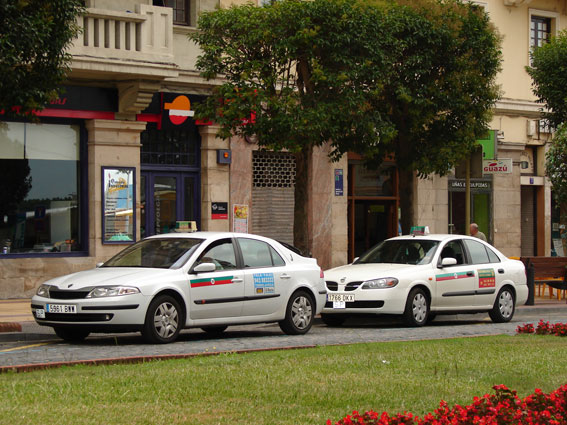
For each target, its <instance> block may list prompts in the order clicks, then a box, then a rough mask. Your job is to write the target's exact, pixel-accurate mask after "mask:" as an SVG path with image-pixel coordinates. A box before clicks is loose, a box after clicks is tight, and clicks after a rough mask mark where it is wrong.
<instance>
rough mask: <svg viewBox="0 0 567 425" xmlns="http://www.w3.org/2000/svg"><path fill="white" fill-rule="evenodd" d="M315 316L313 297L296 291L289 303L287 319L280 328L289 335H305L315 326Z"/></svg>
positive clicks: (280, 323)
mask: <svg viewBox="0 0 567 425" xmlns="http://www.w3.org/2000/svg"><path fill="white" fill-rule="evenodd" d="M314 314H315V303H314V302H313V297H311V295H309V294H308V293H307V292H305V291H301V290H300V291H296V292H294V293H293V295H292V296H291V297H290V299H289V301H288V303H287V308H286V312H285V319H283V320H282V321H281V322H279V325H280V328H281V330H282V331H284V332H285V333H286V334H288V335H302V334H305V333H307V332H308V331H309V329H311V326H312V325H313V316H314Z"/></svg>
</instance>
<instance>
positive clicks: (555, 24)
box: [528, 9, 560, 65]
mask: <svg viewBox="0 0 567 425" xmlns="http://www.w3.org/2000/svg"><path fill="white" fill-rule="evenodd" d="M559 17H560V14H559V13H557V12H552V11H549V10H541V9H529V12H528V63H529V64H530V65H531V56H532V49H533V48H534V47H535V46H533V45H532V20H533V19H534V18H542V19H549V21H550V28H549V36H550V37H554V36H556V35H557V29H558V28H560V22H559Z"/></svg>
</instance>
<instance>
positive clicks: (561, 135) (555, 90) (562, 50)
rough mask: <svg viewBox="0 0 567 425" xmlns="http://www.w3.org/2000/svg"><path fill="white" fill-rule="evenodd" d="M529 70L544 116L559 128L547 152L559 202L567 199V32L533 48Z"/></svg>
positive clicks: (554, 191) (546, 165)
mask: <svg viewBox="0 0 567 425" xmlns="http://www.w3.org/2000/svg"><path fill="white" fill-rule="evenodd" d="M526 70H527V71H528V74H530V76H531V77H532V80H533V91H534V93H535V95H536V96H537V97H538V101H539V102H541V103H544V104H545V106H546V108H547V111H546V112H545V113H544V117H545V118H546V119H548V120H549V123H550V125H551V126H553V127H556V128H557V132H556V133H555V134H554V136H553V144H552V145H551V147H550V149H549V151H548V152H547V154H546V157H545V160H546V163H545V169H546V173H547V176H548V177H549V180H550V181H551V186H552V191H553V196H554V198H555V199H556V201H557V202H558V203H560V204H562V203H565V202H567V170H566V169H565V168H566V167H567V165H566V160H567V128H566V127H565V123H567V97H566V96H565V87H567V32H566V31H564V32H561V33H560V34H559V35H558V36H557V37H553V38H552V39H551V40H550V41H549V43H546V44H544V45H543V46H541V47H538V48H537V49H534V50H533V51H532V63H531V66H530V67H527V68H526Z"/></svg>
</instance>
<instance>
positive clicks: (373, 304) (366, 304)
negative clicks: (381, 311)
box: [325, 301, 384, 308]
mask: <svg viewBox="0 0 567 425" xmlns="http://www.w3.org/2000/svg"><path fill="white" fill-rule="evenodd" d="M345 304H346V305H345V307H346V308H382V307H384V301H355V302H352V303H348V302H347V303H345ZM325 308H333V303H332V302H327V303H325Z"/></svg>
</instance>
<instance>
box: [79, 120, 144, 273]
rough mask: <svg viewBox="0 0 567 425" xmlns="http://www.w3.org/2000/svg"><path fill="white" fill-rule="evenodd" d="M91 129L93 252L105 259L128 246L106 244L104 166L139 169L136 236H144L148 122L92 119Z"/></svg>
mask: <svg viewBox="0 0 567 425" xmlns="http://www.w3.org/2000/svg"><path fill="white" fill-rule="evenodd" d="M86 127H87V131H88V134H89V135H88V158H89V162H88V190H89V255H90V256H91V257H95V258H96V261H97V262H100V261H105V260H107V259H108V258H110V257H111V256H112V255H114V254H116V253H117V252H118V251H121V250H122V249H124V247H125V245H122V244H116V245H115V244H112V245H103V243H102V219H103V217H102V174H101V167H103V166H105V167H134V168H135V169H136V188H135V190H136V239H139V238H140V147H141V144H140V133H141V132H142V131H144V130H145V129H146V123H145V122H137V121H115V120H90V121H86Z"/></svg>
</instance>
